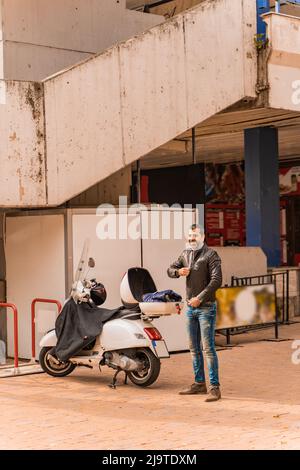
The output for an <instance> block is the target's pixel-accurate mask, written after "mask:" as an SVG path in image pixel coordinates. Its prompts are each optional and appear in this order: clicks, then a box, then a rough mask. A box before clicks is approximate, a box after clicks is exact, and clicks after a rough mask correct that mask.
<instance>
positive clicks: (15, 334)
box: [0, 302, 19, 369]
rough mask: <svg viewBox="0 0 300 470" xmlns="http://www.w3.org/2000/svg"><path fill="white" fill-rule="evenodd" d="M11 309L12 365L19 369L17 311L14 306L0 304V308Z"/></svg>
mask: <svg viewBox="0 0 300 470" xmlns="http://www.w3.org/2000/svg"><path fill="white" fill-rule="evenodd" d="M1 307H3V308H11V309H12V311H13V314H14V364H15V369H17V368H18V367H19V337H18V309H17V307H16V306H15V305H14V304H10V303H5V302H0V308H1Z"/></svg>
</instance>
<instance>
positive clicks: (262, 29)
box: [256, 0, 270, 41]
mask: <svg viewBox="0 0 300 470" xmlns="http://www.w3.org/2000/svg"><path fill="white" fill-rule="evenodd" d="M256 9H257V34H258V35H259V36H260V37H259V39H261V40H263V41H265V39H266V30H267V25H266V23H265V22H264V21H263V19H262V18H261V15H263V14H264V13H268V12H269V11H270V0H256Z"/></svg>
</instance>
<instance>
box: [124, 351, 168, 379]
mask: <svg viewBox="0 0 300 470" xmlns="http://www.w3.org/2000/svg"><path fill="white" fill-rule="evenodd" d="M135 359H138V360H139V361H141V362H142V363H143V364H144V366H145V368H144V369H143V370H141V371H134V372H128V377H129V379H130V380H131V382H132V383H134V384H135V385H138V386H139V387H149V385H152V384H153V383H154V382H155V381H156V380H157V378H158V376H159V373H160V360H159V359H158V358H157V357H156V356H155V355H154V354H153V352H152V351H151V350H150V349H147V348H143V349H138V350H137V351H136V356H135Z"/></svg>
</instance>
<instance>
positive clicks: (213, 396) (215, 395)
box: [205, 386, 221, 402]
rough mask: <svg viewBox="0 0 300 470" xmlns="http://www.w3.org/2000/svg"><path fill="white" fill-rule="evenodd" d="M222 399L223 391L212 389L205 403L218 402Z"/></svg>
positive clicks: (218, 388)
mask: <svg viewBox="0 0 300 470" xmlns="http://www.w3.org/2000/svg"><path fill="white" fill-rule="evenodd" d="M220 398H221V390H220V387H216V386H213V387H210V389H209V391H208V397H207V398H206V400H205V401H207V402H211V401H218V400H220Z"/></svg>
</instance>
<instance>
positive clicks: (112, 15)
mask: <svg viewBox="0 0 300 470" xmlns="http://www.w3.org/2000/svg"><path fill="white" fill-rule="evenodd" d="M1 15H2V23H3V39H4V61H3V64H4V71H3V72H2V75H0V78H5V79H9V80H35V81H36V80H42V79H44V78H46V77H47V76H49V75H52V74H53V73H55V72H57V71H59V70H62V69H64V68H66V67H69V66H71V65H74V64H75V63H76V62H79V61H81V60H84V59H85V58H87V57H90V56H91V55H93V54H95V53H99V52H101V51H103V50H105V49H106V48H107V47H110V46H112V45H113V44H115V43H116V42H118V41H123V40H126V39H128V38H130V37H131V36H133V35H135V34H138V33H141V32H142V31H145V30H147V29H148V28H150V27H152V26H154V25H156V24H159V23H161V22H162V21H163V17H159V16H157V15H147V14H143V13H140V12H136V11H133V12H132V11H129V10H126V2H125V0H64V1H61V0H51V2H49V1H48V0H1V2H0V16H1ZM0 39H1V36H0ZM0 71H1V70H0Z"/></svg>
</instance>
